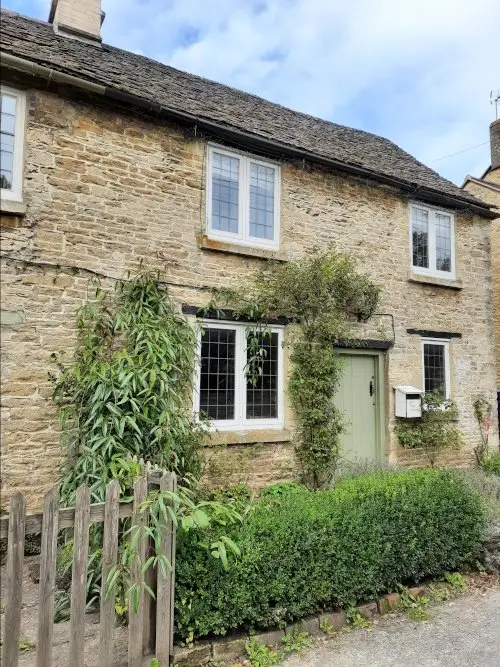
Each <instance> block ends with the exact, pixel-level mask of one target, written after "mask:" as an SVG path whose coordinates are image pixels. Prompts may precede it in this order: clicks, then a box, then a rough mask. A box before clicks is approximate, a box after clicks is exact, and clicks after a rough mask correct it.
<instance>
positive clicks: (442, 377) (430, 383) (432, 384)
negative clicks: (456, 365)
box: [422, 338, 451, 398]
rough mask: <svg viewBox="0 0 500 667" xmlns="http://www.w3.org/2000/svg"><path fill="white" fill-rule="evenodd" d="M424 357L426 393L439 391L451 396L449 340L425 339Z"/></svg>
mask: <svg viewBox="0 0 500 667" xmlns="http://www.w3.org/2000/svg"><path fill="white" fill-rule="evenodd" d="M422 357H423V371H424V377H423V380H424V390H425V393H426V394H427V393H429V392H434V391H437V392H439V393H440V394H442V395H443V396H444V398H450V393H451V392H450V360H449V341H447V340H446V341H443V340H439V339H437V340H434V339H432V338H426V339H423V340H422Z"/></svg>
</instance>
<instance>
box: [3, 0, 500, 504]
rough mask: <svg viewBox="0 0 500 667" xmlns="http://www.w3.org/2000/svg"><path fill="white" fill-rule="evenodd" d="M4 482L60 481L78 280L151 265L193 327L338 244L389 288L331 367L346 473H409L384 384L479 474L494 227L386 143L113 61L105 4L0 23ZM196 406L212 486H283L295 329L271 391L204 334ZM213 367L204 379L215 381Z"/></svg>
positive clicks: (473, 201) (230, 333)
mask: <svg viewBox="0 0 500 667" xmlns="http://www.w3.org/2000/svg"><path fill="white" fill-rule="evenodd" d="M1 21H2V26H1V27H2V53H1V66H2V91H1V94H2V155H1V158H2V174H1V179H2V183H1V185H2V206H1V241H2V258H1V262H2V264H1V266H2V275H1V278H2V284H1V286H2V290H1V297H2V302H1V324H2V329H1V338H2V341H1V342H2V388H3V393H2V414H1V428H2V468H1V474H2V486H3V493H4V498H7V497H8V495H9V494H11V493H12V492H13V491H15V490H19V491H22V492H23V493H25V494H26V496H27V497H28V502H29V503H30V505H31V506H33V507H35V506H37V505H39V503H40V500H41V497H42V494H43V493H44V492H45V491H46V490H47V489H48V488H49V487H50V486H51V485H52V484H54V483H55V481H56V480H57V476H58V469H59V463H60V459H61V456H62V454H63V452H62V450H61V446H60V443H59V432H58V419H57V414H56V410H55V406H54V404H53V402H52V400H51V385H50V383H49V380H48V373H49V372H50V371H51V370H53V366H52V362H51V358H50V357H51V354H52V353H53V352H62V353H63V354H68V352H70V351H71V348H72V345H73V343H74V340H75V334H76V332H75V312H76V310H77V309H78V307H79V306H80V305H81V303H82V301H83V299H84V298H85V295H86V294H87V289H88V283H89V279H90V278H96V277H97V278H99V279H100V280H101V282H102V284H103V286H104V287H109V286H111V285H112V284H113V281H114V280H115V279H117V278H121V277H123V276H124V274H125V272H126V271H128V270H134V269H136V268H137V266H138V264H139V262H140V260H141V259H143V260H144V261H145V263H146V264H147V265H148V266H150V267H153V268H157V269H159V270H160V271H161V274H162V276H163V277H164V280H165V281H166V282H167V283H168V284H169V286H170V292H171V294H172V296H173V297H174V298H175V299H176V300H177V302H178V303H179V304H180V305H181V304H182V307H183V308H184V312H185V313H186V316H187V317H191V318H195V317H196V312H197V309H198V308H199V307H200V306H203V305H205V304H206V303H207V301H208V299H209V288H211V287H214V286H221V285H234V284H236V283H237V282H239V281H240V279H242V278H243V277H245V276H250V275H252V274H253V273H254V272H255V271H256V270H258V269H260V268H261V267H262V266H263V265H264V263H265V261H266V260H267V259H269V258H272V259H277V260H282V261H287V260H289V259H291V258H299V257H301V256H303V255H304V254H305V253H307V252H308V250H309V249H311V248H312V247H313V246H324V247H326V246H327V245H330V244H332V245H333V246H334V247H335V248H337V249H338V250H339V251H347V252H350V253H352V254H353V255H354V256H355V258H356V259H357V261H358V265H359V267H360V268H361V269H362V270H363V271H365V272H366V273H367V274H368V275H369V276H370V277H371V278H372V279H373V280H375V281H376V282H377V283H379V284H380V285H381V286H382V302H381V304H380V309H379V313H378V314H377V315H376V316H375V318H374V320H373V322H371V323H370V324H369V328H368V327H364V326H361V325H360V327H359V331H358V333H357V334H356V335H357V336H358V338H359V340H362V347H361V348H360V347H358V346H356V347H351V348H349V347H348V343H346V346H344V348H343V349H342V352H343V354H344V355H345V360H346V364H345V369H346V370H345V373H344V380H343V384H342V387H341V390H340V391H339V394H338V396H337V400H338V401H339V404H340V405H341V407H342V408H343V410H344V411H345V412H346V413H347V418H348V419H349V421H350V422H351V427H350V431H349V433H347V434H346V436H345V437H344V441H343V446H344V451H345V452H346V453H347V455H349V456H358V457H359V456H362V457H369V458H376V459H389V460H391V461H396V460H397V461H400V462H401V463H403V464H406V465H416V464H418V463H419V461H420V459H419V456H418V452H415V451H405V450H402V449H401V448H400V446H399V445H398V442H397V440H396V438H395V437H394V434H393V425H394V387H395V386H398V385H413V386H415V387H417V388H421V389H426V390H430V389H434V388H440V389H441V390H442V391H443V392H444V393H445V394H446V395H447V396H451V397H452V398H453V399H454V400H455V402H456V403H457V406H458V410H459V425H460V428H461V429H462V430H463V432H464V435H465V440H466V446H464V448H463V450H461V451H459V452H451V453H450V454H449V455H448V462H449V463H453V464H455V465H462V464H466V463H468V462H469V461H471V458H472V454H471V452H472V448H473V447H474V446H475V445H476V444H477V443H478V442H479V438H480V434H479V428H478V424H477V423H476V421H475V417H474V410H473V400H474V397H475V396H476V395H478V394H483V395H485V396H486V397H488V399H489V400H491V401H493V400H494V399H495V396H496V394H495V390H496V379H495V369H494V359H495V349H494V342H493V312H492V289H491V257H490V229H491V220H492V219H493V218H494V217H495V215H496V214H495V213H492V211H491V208H490V206H489V205H488V204H487V203H484V200H486V199H487V197H486V195H485V194H484V191H483V190H484V188H483V190H481V193H480V194H479V196H478V197H476V196H474V195H473V194H472V193H470V192H467V191H464V190H462V189H460V188H459V187H457V186H455V185H453V184H452V183H450V182H449V181H447V180H445V179H443V178H442V177H441V176H439V175H438V174H437V173H435V172H434V171H432V170H431V169H429V168H428V167H426V166H425V165H423V164H421V163H420V162H418V161H417V160H416V159H414V158H413V157H412V156H410V155H409V154H407V153H406V152H404V151H403V150H401V149H400V148H399V147H398V146H396V145H395V144H393V143H392V142H391V141H388V140H387V139H384V138H381V137H377V136H375V135H373V134H369V133H367V132H362V131H359V130H355V129H351V128H348V127H343V126H340V125H336V124H334V123H331V122H327V121H324V120H320V119H318V118H313V117H311V116H308V115H305V114H301V113H298V112H296V111H292V110H290V109H286V108H284V107H281V106H279V105H276V104H272V103H270V102H268V101H266V100H263V99H260V98H258V97H255V96H253V95H249V94H246V93H243V92H240V91H237V90H234V89H232V88H229V87H227V86H224V85H221V84H218V83H214V82H212V81H207V80H205V79H202V78H199V77H196V76H193V75H190V74H186V73H184V72H180V71H178V70H175V69H172V68H171V67H168V66H166V65H163V64H160V63H158V62H154V61H152V60H150V59H148V58H145V57H143V56H140V55H137V54H133V53H129V52H126V51H123V50H121V49H117V48H114V47H112V46H109V45H107V44H103V43H102V41H101V38H100V25H101V21H102V15H101V8H100V2H99V1H98V0H92V1H91V0H85V1H84V0H80V1H77V0H59V1H57V0H55V1H54V2H53V3H52V9H51V14H50V18H49V22H48V23H45V22H42V21H38V20H34V19H30V18H26V17H24V16H21V15H19V14H15V13H13V12H10V11H2V14H1ZM203 336H204V338H203V345H202V346H201V350H202V372H201V373H200V374H199V376H198V381H197V387H196V388H195V390H194V397H195V404H196V406H197V407H199V408H200V409H202V410H204V411H206V412H208V413H209V415H210V416H211V418H212V419H213V420H214V424H215V426H216V427H217V429H218V430H217V433H216V435H215V437H214V441H215V442H219V443H222V444H227V447H226V448H221V449H216V450H210V451H211V452H212V451H213V455H210V470H211V474H212V475H213V478H214V479H216V480H217V479H221V480H224V481H226V482H228V481H238V480H240V479H244V480H245V481H247V482H248V483H249V484H251V485H253V486H258V485H259V484H263V483H265V482H269V481H271V480H279V479H286V478H287V477H289V476H290V473H291V471H293V469H294V465H295V463H294V454H293V443H292V435H293V415H292V414H291V411H290V409H289V406H288V400H287V386H286V373H287V363H288V361H287V351H286V346H285V347H283V346H282V345H281V342H282V340H283V339H286V336H287V330H286V327H279V326H277V327H276V328H275V329H274V331H273V336H272V338H271V339H270V342H269V349H268V357H267V361H266V363H267V364H268V367H267V370H266V374H265V375H266V378H265V382H264V381H263V382H262V383H260V384H259V385H258V386H257V387H254V388H252V391H250V390H249V389H247V387H246V382H245V379H244V377H243V367H244V364H245V355H246V351H245V348H244V336H243V330H242V325H241V324H240V323H238V322H232V321H230V320H228V321H224V322H220V321H217V320H209V321H207V322H206V328H205V333H204V334H203ZM211 362H214V363H211Z"/></svg>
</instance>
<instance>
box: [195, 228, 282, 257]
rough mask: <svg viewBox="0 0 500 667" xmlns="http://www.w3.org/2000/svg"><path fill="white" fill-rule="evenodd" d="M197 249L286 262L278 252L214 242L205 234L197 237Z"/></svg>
mask: <svg viewBox="0 0 500 667" xmlns="http://www.w3.org/2000/svg"><path fill="white" fill-rule="evenodd" d="M198 247H200V248H201V249H202V250H215V251H216V252H225V253H229V254H231V255H243V256H244V257H256V258H257V259H273V260H275V261H279V262H286V258H285V257H284V255H283V253H281V252H280V251H279V250H266V249H265V248H257V247H255V248H254V247H252V246H247V245H239V244H237V243H229V242H227V241H216V240H214V239H209V238H208V236H207V235H206V234H200V235H199V236H198Z"/></svg>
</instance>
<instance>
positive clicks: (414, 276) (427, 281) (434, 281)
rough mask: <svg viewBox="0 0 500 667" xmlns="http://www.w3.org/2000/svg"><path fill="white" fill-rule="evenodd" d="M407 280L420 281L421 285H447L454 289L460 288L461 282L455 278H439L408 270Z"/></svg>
mask: <svg viewBox="0 0 500 667" xmlns="http://www.w3.org/2000/svg"><path fill="white" fill-rule="evenodd" d="M408 282H410V283H421V284H422V285H432V286H434V287H447V288H449V289H454V290H462V289H463V288H464V287H463V283H462V281H461V280H457V279H456V278H454V279H452V278H440V277H438V276H429V275H426V274H423V273H414V272H413V271H410V273H409V274H408Z"/></svg>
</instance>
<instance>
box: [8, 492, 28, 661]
mask: <svg viewBox="0 0 500 667" xmlns="http://www.w3.org/2000/svg"><path fill="white" fill-rule="evenodd" d="M25 527H26V500H25V499H24V496H23V494H22V493H19V492H17V493H14V495H13V496H12V498H11V500H10V508H9V533H8V543H7V608H6V610H5V628H4V633H3V642H4V646H3V655H2V658H3V664H4V665H5V667H17V664H18V655H19V633H20V631H21V602H22V590H23V560H24V531H25Z"/></svg>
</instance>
